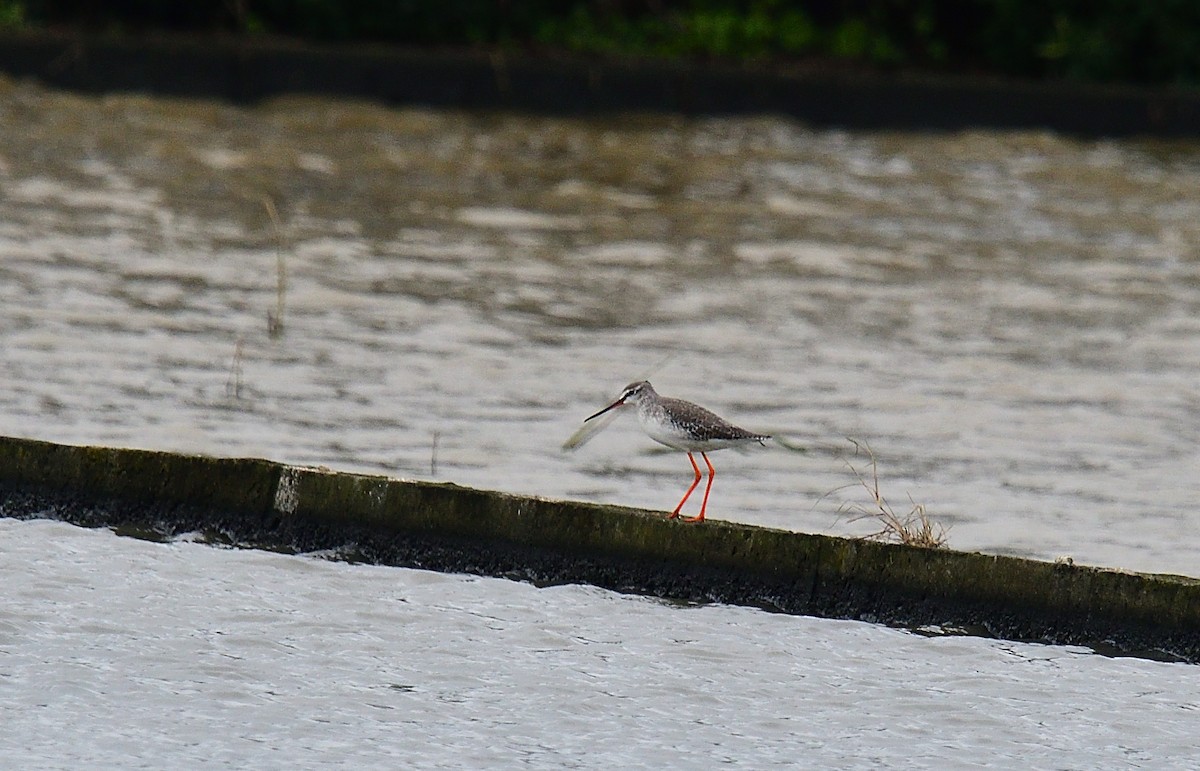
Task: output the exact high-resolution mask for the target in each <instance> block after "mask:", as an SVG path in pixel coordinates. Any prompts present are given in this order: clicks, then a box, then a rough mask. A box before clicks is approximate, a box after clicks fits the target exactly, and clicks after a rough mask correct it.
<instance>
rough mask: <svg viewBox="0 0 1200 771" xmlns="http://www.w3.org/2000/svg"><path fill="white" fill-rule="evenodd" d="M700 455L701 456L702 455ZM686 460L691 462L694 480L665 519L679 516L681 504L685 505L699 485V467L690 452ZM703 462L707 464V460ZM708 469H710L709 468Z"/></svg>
mask: <svg viewBox="0 0 1200 771" xmlns="http://www.w3.org/2000/svg"><path fill="white" fill-rule="evenodd" d="M700 454H701V455H703V454H704V453H700ZM688 460H690V461H691V462H692V470H693V471H695V472H696V478H695V479H693V480H692V486H691V487H689V488H688V491H687V492H686V493H684V494H683V500H681V501H680V502H679V505H678V506H676V507H675V511H672V512H671V513H670V514H668V515H667V519H675V518H676V517H678V516H679V510H680V509H682V508H683V504H685V503H687V499H688V498H689V497H691V494H692V490H695V489H696V485H698V484H700V467H699V466H697V465H696V459H695V458H693V457H692V454H691V453H690V452H689V453H688ZM704 462H705V463H708V459H707V458H706V459H705V461H704ZM709 468H712V467H711V466H710V467H709ZM705 497H707V496H705Z"/></svg>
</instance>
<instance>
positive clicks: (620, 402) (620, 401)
mask: <svg viewBox="0 0 1200 771" xmlns="http://www.w3.org/2000/svg"><path fill="white" fill-rule="evenodd" d="M624 403H625V399H624V398H621V399H617V400H616V401H615V402H613V403H612V404H610V405H608V406H607V407H605V408H604V409H602V410H600V411H599V412H597V413H596V414H595V415H589V416H587V417H586V418H584V419H583V422H584V423H587V422H588V421H589V420H591V419H592V418H598V417H600V416H601V415H603V414H604V413H606V412H608V411H609V410H611V409H613V408H614V407H620V406H621V405H622V404H624Z"/></svg>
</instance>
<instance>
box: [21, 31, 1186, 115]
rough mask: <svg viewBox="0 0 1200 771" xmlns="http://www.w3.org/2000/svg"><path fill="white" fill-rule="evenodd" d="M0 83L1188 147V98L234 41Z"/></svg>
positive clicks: (1097, 88)
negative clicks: (1055, 135) (1032, 134)
mask: <svg viewBox="0 0 1200 771" xmlns="http://www.w3.org/2000/svg"><path fill="white" fill-rule="evenodd" d="M0 72H3V73H7V74H8V75H10V76H13V77H19V78H35V79H37V80H39V81H41V82H43V83H46V84H48V85H52V86H56V87H60V88H68V89H74V90H80V91H85V92H92V93H99V92H111V91H137V92H147V93H154V94H164V95H171V96H188V97H213V98H219V99H227V100H232V101H236V102H253V101H257V100H261V99H266V98H269V97H273V96H278V95H282V94H294V93H308V94H324V95H330V96H343V97H352V98H361V99H369V100H375V101H380V102H383V103H387V104H397V105H424V106H432V107H443V108H452V109H502V110H517V111H528V112H536V113H550V114H564V115H587V114H612V113H621V112H670V113H679V114H685V115H744V114H760V113H769V114H776V115H784V116H788V117H792V118H795V119H798V120H800V121H803V122H805V123H807V124H809V125H813V126H818V127H821V126H839V127H844V128H856V129H896V130H935V131H956V130H963V129H970V128H996V129H1027V130H1041V129H1049V130H1054V131H1059V132H1063V133H1067V134H1072V135H1076V136H1081V137H1098V136H1107V137H1125V136H1135V135H1148V136H1158V137H1195V136H1197V135H1200V93H1198V92H1195V91H1190V90H1184V89H1172V88H1166V87H1134V86H1108V85H1088V84H1078V83H1062V82H1042V83H1039V82H1033V81H1013V80H1003V79H999V78H978V77H955V76H948V75H944V74H943V75H937V76H933V75H921V76H918V75H911V74H909V75H904V74H897V75H887V74H881V73H870V72H864V71H843V72H838V71H830V70H829V69H827V68H821V69H819V70H805V69H797V68H794V67H792V68H789V67H786V66H771V65H737V64H721V63H704V62H688V61H667V60H653V59H596V58H587V57H580V56H565V55H557V56H550V55H543V56H534V55H530V54H522V53H512V52H507V53H505V52H501V51H500V50H499V49H496V50H493V51H492V52H490V53H489V52H480V51H471V50H466V49H456V50H446V49H429V48H397V47H385V46H378V45H376V46H370V45H367V46H364V45H341V46H330V45H314V44H308V43H300V42H285V41H278V40H261V39H255V38H240V37H217V38H211V37H180V36H162V35H155V36H139V37H120V36H115V37H114V36H108V35H98V34H85V33H72V34H53V33H47V32H24V33H13V32H10V33H7V34H0Z"/></svg>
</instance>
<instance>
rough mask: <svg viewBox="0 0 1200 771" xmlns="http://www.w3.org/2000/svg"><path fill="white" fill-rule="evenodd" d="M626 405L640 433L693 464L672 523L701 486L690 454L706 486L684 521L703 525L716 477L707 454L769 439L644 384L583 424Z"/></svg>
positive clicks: (628, 388) (629, 389)
mask: <svg viewBox="0 0 1200 771" xmlns="http://www.w3.org/2000/svg"><path fill="white" fill-rule="evenodd" d="M628 404H633V405H636V406H637V416H638V422H639V423H641V424H642V430H644V431H645V432H646V434H647V435H649V437H650V438H651V439H653V440H654V441H656V442H658V443H659V444H665V445H666V446H667V447H671V448H674V449H676V450H683V451H684V452H686V453H687V456H688V460H690V461H691V462H692V471H694V472H696V478H695V479H693V480H692V486H691V487H689V488H688V489H687V492H686V493H684V494H683V498H682V500H680V501H679V505H678V506H676V507H675V510H674V511H672V512H671V513H670V514H669V515H668V517H667V518H668V519H675V518H676V517H678V516H679V511H680V509H682V508H683V504H685V503H687V499H688V498H689V497H690V496H691V494H692V491H693V490H695V489H696V485H698V484H700V477H701V476H702V475H701V473H700V466H698V465H697V464H696V457H695V456H694V455H692V453H694V452H698V453H700V457H701V458H704V465H706V466H708V484H707V485H706V486H705V488H704V502H703V503H701V504H700V513H699V514H698V515H697V516H695V517H684V518H683V521H684V522H703V521H704V510H705V509H707V508H708V494H709V492H711V491H712V485H713V478H714V477H715V476H716V474H717V472H716V469H714V468H713V465H712V463H711V462H709V460H708V455H707V453H709V452H712V451H713V450H721V449H724V448H726V447H737V446H739V445H744V444H750V443H751V442H758V443H759V444H764V443H765V442H766V440H768V439H770V438H771V437H770V435H768V434H755V433H753V432H751V431H747V430H746V429H744V428H738V427H737V426H735V425H733V424H732V423H730V422H729V421H727V420H725V419H724V418H722V417H720V416H719V415H717V414H715V413H713V412H711V411H709V410H706V409H704V408H703V407H701V406H700V405H699V404H692V403H691V402H685V401H683V400H682V399H669V398H667V397H665V396H659V395H658V392H657V391H655V390H654V386H652V385H650V383H649V382H648V381H645V380H639V381H637V382H636V383H630V384H629V385H627V386H625V390H624V391H622V392H621V398H619V399H617V400H616V401H615V402H613V403H612V404H610V405H608V406H607V407H605V408H604V409H602V410H600V411H599V412H597V413H596V414H595V415H592V416H590V417H587V418H584V421H583V422H585V423H586V422H587V421H589V420H591V419H592V418H598V417H600V416H601V415H603V414H604V413H606V412H608V411H609V410H614V409H617V408H619V407H624V406H626V405H628Z"/></svg>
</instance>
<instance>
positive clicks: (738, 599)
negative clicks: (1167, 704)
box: [0, 437, 1200, 662]
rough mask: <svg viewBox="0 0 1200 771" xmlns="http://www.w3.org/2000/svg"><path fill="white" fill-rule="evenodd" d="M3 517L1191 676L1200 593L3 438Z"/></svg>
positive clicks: (1070, 571)
mask: <svg viewBox="0 0 1200 771" xmlns="http://www.w3.org/2000/svg"><path fill="white" fill-rule="evenodd" d="M0 515H3V516H9V517H20V518H34V517H51V518H56V519H62V520H65V521H68V522H74V523H77V524H81V525H87V526H109V527H114V528H117V529H118V531H119V532H121V531H130V532H134V533H138V534H142V535H143V536H145V535H147V534H150V535H152V536H156V537H162V538H168V537H171V536H172V535H175V534H178V533H182V532H192V531H201V532H204V533H206V534H207V535H208V537H209V538H211V539H213V540H217V541H221V542H227V543H236V544H241V545H247V546H257V547H263V548H272V549H281V550H297V551H307V550H315V549H336V550H339V552H340V553H341V554H342V555H343V556H345V557H346V558H349V559H359V560H368V561H372V562H378V563H381V564H391V565H405V566H413V567H424V568H430V569H436V570H449V571H460V572H472V573H479V574H484V575H497V576H505V577H511V578H517V579H521V580H529V581H534V582H537V583H540V584H549V583H569V582H579V583H592V584H596V585H598V586H602V587H606V588H611V589H617V590H621V591H632V592H639V593H646V594H651V595H656V596H661V597H668V598H674V599H680V600H696V601H721V602H730V603H736V604H749V605H755V606H759V607H766V608H770V609H774V610H780V611H784V612H791V613H806V614H813V615H821V616H829V617H838V618H859V619H865V620H871V621H879V622H884V623H890V624H896V625H904V626H912V627H917V626H924V625H940V626H944V627H947V628H950V629H958V630H964V631H970V632H973V633H980V634H991V635H996V636H1002V637H1009V638H1013V639H1022V640H1040V641H1046V642H1057V643H1079V644H1085V645H1091V646H1093V647H1097V648H1101V649H1104V650H1111V651H1114V652H1116V651H1123V652H1127V653H1136V654H1139V655H1151V656H1158V657H1163V658H1167V659H1172V660H1184V661H1192V662H1196V661H1200V579H1193V578H1186V577H1181V576H1165V575H1146V574H1138V573H1128V572H1121V571H1115V570H1106V569H1100V568H1093V567H1084V566H1076V565H1067V564H1057V563H1055V564H1052V563H1045V562H1037V561H1033V560H1025V559H1017V558H1013V557H1002V556H994V555H985V554H975V553H964V552H955V551H949V550H927V549H919V548H913V547H905V546H899V545H893V544H881V543H874V542H868V541H860V540H853V539H846V538H836V537H831V536H822V535H809V534H805V533H794V532H788V531H782V530H773V529H768V528H762V527H754V526H749V525H740V524H734V523H728V522H719V521H718V522H709V523H705V524H704V525H703V526H691V525H685V524H681V523H679V522H673V521H668V520H666V519H665V518H664V517H663V516H662V513H660V512H650V511H642V510H637V509H629V508H623V507H618V506H601V505H595V504H587V503H579V502H571V501H554V500H547V499H543V498H533V497H524V496H517V495H508V494H504V493H496V492H489V491H486V490H474V489H470V488H466V487H460V486H458V485H453V484H436V483H429V482H413V481H403V480H395V479H387V478H384V477H375V476H364V475H358V474H344V473H336V472H332V471H327V470H323V469H311V468H300V467H294V466H287V465H284V464H279V463H273V462H270V461H265V460H252V459H224V458H208V457H202V456H189V455H175V454H170V453H162V452H149V451H144V450H125V449H112V448H105V447H73V446H66V445H59V444H51V443H48V442H41V441H36V440H31V439H20V438H12V437H0Z"/></svg>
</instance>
